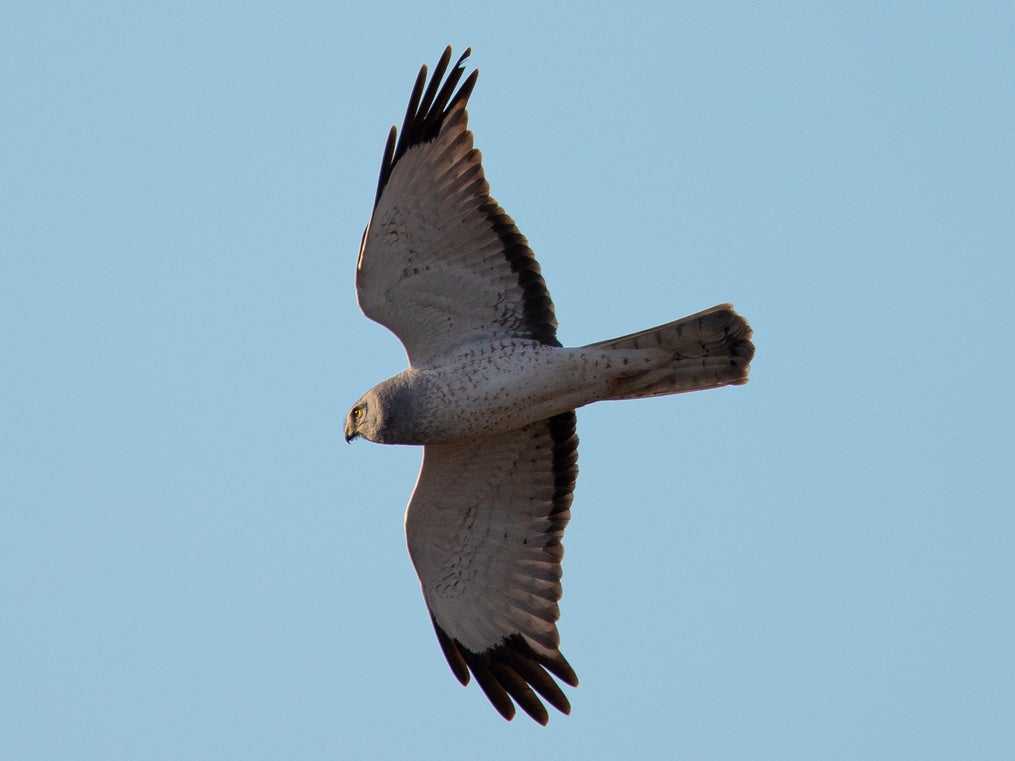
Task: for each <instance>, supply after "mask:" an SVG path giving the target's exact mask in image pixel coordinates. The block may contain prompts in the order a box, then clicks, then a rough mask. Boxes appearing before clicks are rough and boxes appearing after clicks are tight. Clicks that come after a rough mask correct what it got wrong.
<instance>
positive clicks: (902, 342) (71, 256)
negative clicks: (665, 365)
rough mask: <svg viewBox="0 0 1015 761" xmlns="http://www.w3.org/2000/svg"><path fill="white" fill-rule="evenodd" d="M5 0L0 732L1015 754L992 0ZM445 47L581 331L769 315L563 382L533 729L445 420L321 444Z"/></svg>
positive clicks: (393, 350) (1009, 61)
mask: <svg viewBox="0 0 1015 761" xmlns="http://www.w3.org/2000/svg"><path fill="white" fill-rule="evenodd" d="M18 5H19V6H20V7H11V8H7V9H6V10H5V13H4V22H3V25H2V28H0V120H2V121H0V136H2V139H0V177H2V181H0V357H2V359H0V503H2V505H0V717H2V718H0V725H2V729H0V757H2V758H5V759H6V758H10V759H19V761H25V760H29V759H46V760H47V761H48V760H50V759H58V758H67V759H173V760H174V761H178V760H179V759H230V758H242V759H279V758H293V759H358V758H363V759H368V758H369V759H475V758H484V759H518V758H537V757H538V758H559V759H565V758H581V759H617V758H660V757H671V758H686V759H735V760H737V761H743V759H779V760H780V761H783V760H786V759H807V760H808V761H813V759H822V760H823V761H827V760H828V759H893V760H895V759H919V760H920V761H927V760H928V759H957V758H969V759H978V761H986V760H989V759H1010V758H1013V757H1015V720H1013V717H1015V655H1013V653H1015V648H1013V643H1015V510H1013V505H1015V476H1013V466H1012V450H1013V435H1012V431H1013V426H1015V416H1013V403H1012V383H1013V380H1012V378H1013V371H1015V361H1013V352H1012V349H1011V337H1010V332H1011V323H1012V306H1011V301H1012V295H1013V281H1015V224H1013V208H1015V76H1013V71H1015V11H1013V10H1012V5H1011V4H1010V3H1003V2H998V3H984V2H967V3H937V2H899V3H834V4H831V3H829V4H825V3H799V4H785V3H776V4H769V5H768V6H767V7H765V8H761V7H760V4H756V3H701V4H698V5H697V7H692V8H688V7H684V6H683V4H680V3H670V2H666V3H656V4H650V3H649V4H639V3H611V4H606V3H599V4H596V3H592V4H586V5H585V6H583V9H582V10H578V9H577V8H576V7H575V6H572V5H570V4H567V5H565V4H557V3H531V4H530V3H519V4H511V3H507V4H494V5H493V6H490V7H489V8H485V7H482V5H477V4H476V3H436V4H433V3H418V2H413V3H401V2H395V3H373V4H371V3H365V2H364V3H358V4H355V5H357V9H356V10H348V9H347V7H348V5H349V4H341V3H317V4H314V3H289V4H264V3H253V4H236V3H232V4H208V3H144V4H133V3H109V2H100V3H97V4H95V3H88V4H84V3H81V4H43V3H37V4H30V3H21V4H18ZM367 6H370V7H369V8H368V7H367ZM447 43H451V44H453V45H455V47H456V49H461V48H463V47H464V46H466V45H472V46H473V48H474V55H473V58H472V64H473V65H475V66H478V67H479V68H480V69H481V72H482V73H481V76H480V79H479V84H478V87H477V89H476V92H475V95H474V97H473V100H472V107H471V110H470V111H471V119H472V126H473V128H474V130H475V133H476V139H477V144H478V145H479V147H480V148H481V149H482V150H483V152H484V156H485V162H486V168H487V172H488V176H489V178H490V180H491V183H492V187H493V191H494V194H495V196H496V197H497V198H498V200H499V201H500V202H501V203H502V205H503V206H504V207H505V208H506V209H507V210H508V212H509V213H510V214H511V215H512V216H513V217H514V218H515V220H516V221H517V223H518V224H519V226H520V228H521V229H522V231H523V232H525V233H526V234H527V235H528V237H529V238H530V241H531V243H532V247H533V249H534V250H535V251H536V254H537V256H538V257H539V260H540V262H541V264H542V265H543V269H544V273H545V275H546V278H547V282H548V284H549V287H550V290H551V293H552V295H553V297H554V300H555V302H556V306H557V314H558V317H559V319H560V325H561V328H560V336H561V338H562V340H563V341H564V342H565V343H569V344H583V343H588V342H592V341H595V340H600V339H605V338H608V337H611V336H615V335H620V334H623V333H627V332H631V331H634V330H638V329H641V328H644V327H648V326H650V325H654V324H658V323H661V322H665V321H667V320H670V319H673V318H675V317H678V316H681V315H684V314H688V313H691V312H694V311H697V310H699V309H702V308H705V307H708V306H711V305H713V304H716V303H719V302H723V301H732V302H734V303H735V304H736V306H737V308H738V309H739V310H740V311H741V312H743V313H744V314H745V315H747V316H748V317H749V318H750V320H751V322H752V324H753V325H754V328H755V338H756V343H757V347H758V354H757V359H756V361H755V363H754V366H753V372H752V380H751V383H750V384H749V385H747V386H746V387H742V388H735V389H723V390H720V391H716V392H708V393H703V394H698V395H689V396H682V397H673V398H666V399H656V400H648V401H643V402H634V403H618V404H604V405H599V406H597V407H593V408H589V409H586V410H584V411H582V412H581V413H580V414H579V433H580V436H581V439H582V447H581V450H580V458H581V459H580V465H581V469H582V470H581V477H580V478H579V481H578V489H577V493H576V500H575V505H574V511H573V520H572V523H571V526H570V527H569V529H568V533H567V536H566V546H567V558H566V561H565V578H564V582H565V593H564V599H563V601H562V610H563V617H562V619H561V623H560V626H561V632H562V636H563V650H564V652H565V654H566V655H567V657H568V658H569V660H570V661H571V663H572V664H573V665H574V667H575V669H576V670H577V671H578V674H579V676H580V677H581V680H582V684H581V686H580V687H579V688H578V689H576V690H570V691H569V694H570V696H571V699H572V703H573V705H574V712H573V714H572V716H571V717H562V716H558V715H555V716H553V717H552V718H551V723H550V726H549V727H548V728H545V729H544V728H541V727H538V726H536V725H535V724H533V723H532V722H530V721H528V719H527V718H525V717H522V716H520V717H519V718H518V719H516V720H515V721H514V722H512V723H511V724H508V723H506V722H504V721H503V720H502V719H500V718H499V717H498V716H497V715H496V713H495V712H494V711H493V710H492V708H491V707H490V706H489V705H488V704H487V701H486V700H485V698H484V697H483V695H482V694H481V692H480V691H479V689H478V687H477V686H475V685H472V686H470V687H469V688H468V689H463V688H462V687H460V686H459V685H458V683H457V682H456V681H455V680H454V678H453V677H452V675H451V673H450V671H449V669H448V667H447V665H446V664H445V662H444V659H443V657H442V655H441V653H440V651H439V648H438V646H437V643H436V640H435V638H434V635H433V631H432V629H431V626H430V622H429V620H428V617H427V615H426V612H425V608H424V605H423V601H422V598H421V595H420V593H419V589H418V585H417V581H416V579H415V576H414V574H413V572H412V568H411V566H410V563H409V559H408V556H407V553H406V550H405V544H404V539H403V535H402V516H403V510H404V507H405V503H406V501H407V499H408V496H409V492H410V490H411V488H412V484H413V482H414V479H415V475H416V469H417V467H418V462H419V451H418V450H415V449H412V448H396V447H382V446H376V445H370V444H365V443H364V444H357V445H356V446H352V447H349V446H346V444H345V443H344V442H343V440H342V422H343V417H344V415H345V412H346V410H347V409H348V407H349V405H350V404H351V403H352V402H353V401H355V400H356V398H357V397H358V396H359V395H360V394H361V393H362V392H363V391H364V390H365V389H367V388H369V387H370V386H372V385H373V384H374V383H376V382H377V381H379V380H381V379H383V378H385V377H387V376H389V375H392V374H394V373H395V372H397V371H399V370H400V369H402V367H403V366H404V355H403V353H402V350H401V347H400V346H399V344H398V342H397V340H396V339H395V338H394V337H393V336H391V335H390V334H389V333H387V331H385V330H384V329H383V328H381V327H380V326H378V325H375V324H373V323H371V322H369V321H367V320H366V318H364V317H363V316H362V315H361V314H360V313H359V310H358V309H357V306H356V302H355V296H354V291H353V268H354V262H355V257H356V250H357V246H358V244H359V240H360V234H361V232H362V230H363V226H364V224H365V223H366V220H367V217H368V215H369V212H370V208H371V204H372V201H373V196H374V188H375V182H376V177H377V170H378V162H379V160H380V156H381V151H382V147H383V143H384V139H385V135H386V132H387V129H388V127H389V126H390V125H391V124H392V123H394V122H396V121H400V120H401V117H402V114H403V111H404V107H405V102H406V99H407V97H408V94H409V90H410V88H411V85H412V81H413V78H414V77H415V74H416V70H417V68H418V66H419V65H420V64H421V63H423V62H431V63H432V62H433V61H434V60H435V59H436V57H437V56H438V55H439V53H440V51H441V50H442V48H443V47H444V45H445V44H447Z"/></svg>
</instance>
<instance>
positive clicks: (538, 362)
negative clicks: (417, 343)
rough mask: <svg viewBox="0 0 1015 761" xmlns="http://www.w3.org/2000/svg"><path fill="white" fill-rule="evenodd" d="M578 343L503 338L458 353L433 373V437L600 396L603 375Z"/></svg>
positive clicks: (467, 432) (509, 424)
mask: <svg viewBox="0 0 1015 761" xmlns="http://www.w3.org/2000/svg"><path fill="white" fill-rule="evenodd" d="M586 354H587V353H586V352H583V351H582V350H580V349H563V348H557V347H552V346H544V345H542V344H532V343H516V342H504V343H503V344H500V345H496V346H494V347H484V348H482V349H476V350H474V351H469V352H466V353H464V354H462V355H461V356H459V357H455V358H454V359H453V361H452V362H449V363H448V364H447V365H445V366H443V367H441V368H439V369H432V370H426V371H423V372H424V374H425V375H427V376H429V378H428V380H429V381H430V383H428V384H427V385H428V386H429V387H430V390H431V391H430V395H431V399H430V402H431V404H433V403H436V409H434V407H431V411H432V413H436V414H434V418H438V419H439V420H440V424H439V426H436V427H435V428H434V429H433V430H431V431H429V435H428V440H429V441H431V442H435V443H436V442H438V441H454V440H460V439H466V438H476V437H478V436H483V435H489V434H494V433H500V432H503V431H509V430H514V429H516V428H521V427H522V426H524V425H528V424H529V423H534V422H536V421H538V420H545V419H546V418H548V417H552V416H554V415H558V414H560V413H562V412H566V411H568V410H572V409H575V408H576V407H581V406H582V405H585V404H589V403H590V402H593V401H595V400H596V399H599V398H602V397H603V395H604V393H605V389H606V378H605V376H604V375H603V374H602V373H600V372H598V371H597V367H596V366H595V365H594V363H593V362H591V361H589V358H588V357H587V356H586Z"/></svg>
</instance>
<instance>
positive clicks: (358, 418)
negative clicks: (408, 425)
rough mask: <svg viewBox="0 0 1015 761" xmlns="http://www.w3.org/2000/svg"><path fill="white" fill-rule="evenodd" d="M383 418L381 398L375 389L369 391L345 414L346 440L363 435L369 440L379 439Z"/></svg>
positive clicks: (349, 440)
mask: <svg viewBox="0 0 1015 761" xmlns="http://www.w3.org/2000/svg"><path fill="white" fill-rule="evenodd" d="M381 419H382V415H381V405H380V399H378V398H377V394H375V393H374V392H373V391H368V392H367V393H365V394H363V396H361V397H360V398H359V401H358V402H356V404H354V405H353V406H352V409H351V410H349V414H348V415H346V416H345V440H346V441H347V442H351V441H352V440H353V439H355V438H359V437H363V438H364V439H366V440H367V441H377V440H378V433H379V430H378V429H379V428H380V420H381Z"/></svg>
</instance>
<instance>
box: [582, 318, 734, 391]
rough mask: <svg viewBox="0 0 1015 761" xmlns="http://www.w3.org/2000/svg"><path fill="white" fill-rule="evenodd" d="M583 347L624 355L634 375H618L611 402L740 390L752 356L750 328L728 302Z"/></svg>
mask: <svg viewBox="0 0 1015 761" xmlns="http://www.w3.org/2000/svg"><path fill="white" fill-rule="evenodd" d="M585 348H587V349H605V350H609V351H611V352H612V351H625V352H628V353H629V354H628V356H625V357H624V359H623V362H624V365H626V366H629V367H630V369H631V370H632V371H634V372H626V373H621V374H619V375H618V377H617V379H616V383H615V385H614V387H613V388H611V392H610V396H609V398H610V399H638V398H641V397H646V396H663V395H666V394H679V393H682V392H684V391H700V390H702V389H707V388H718V387H719V386H739V385H741V384H743V383H747V373H748V371H749V370H750V364H751V359H752V358H753V357H754V344H753V343H751V326H750V325H748V324H747V320H745V319H744V318H743V317H741V316H740V315H738V314H737V313H736V312H734V311H733V306H732V305H731V304H720V305H719V306H714V307H712V308H711V309H706V310H705V311H704V312H698V313H697V314H692V315H691V316H690V317H684V318H683V319H680V320H675V321H674V322H668V323H666V324H665V325H660V326H659V327H656V328H649V329H648V330H643V331H641V332H640V333H632V334H631V335H629V336H623V337H621V338H614V339H611V340H609V341H600V342H599V343H595V344H590V345H589V346H587V347H585ZM660 350H661V351H660ZM661 352H662V353H661Z"/></svg>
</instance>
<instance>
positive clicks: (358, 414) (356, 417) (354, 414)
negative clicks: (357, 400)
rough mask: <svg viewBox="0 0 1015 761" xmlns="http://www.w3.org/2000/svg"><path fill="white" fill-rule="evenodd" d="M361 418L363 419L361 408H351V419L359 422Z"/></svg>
mask: <svg viewBox="0 0 1015 761" xmlns="http://www.w3.org/2000/svg"><path fill="white" fill-rule="evenodd" d="M361 417H363V408H362V407H353V408H352V419H353V420H359V419H360V418H361Z"/></svg>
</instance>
